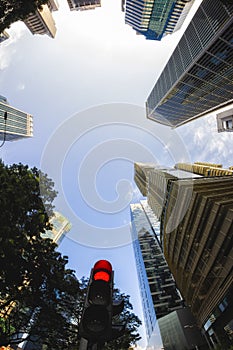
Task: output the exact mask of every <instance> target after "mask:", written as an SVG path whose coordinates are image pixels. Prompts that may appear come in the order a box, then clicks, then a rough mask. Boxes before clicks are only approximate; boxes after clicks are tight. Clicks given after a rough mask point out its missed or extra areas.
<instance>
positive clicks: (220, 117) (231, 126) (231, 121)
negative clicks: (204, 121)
mask: <svg viewBox="0 0 233 350" xmlns="http://www.w3.org/2000/svg"><path fill="white" fill-rule="evenodd" d="M216 117H217V128H218V132H223V131H228V132H229V131H231V132H232V131H233V108H230V109H228V110H226V111H224V112H220V113H217V116H216Z"/></svg>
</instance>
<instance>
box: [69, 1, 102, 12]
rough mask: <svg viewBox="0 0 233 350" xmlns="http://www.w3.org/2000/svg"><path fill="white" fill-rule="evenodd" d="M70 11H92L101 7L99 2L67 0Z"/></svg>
mask: <svg viewBox="0 0 233 350" xmlns="http://www.w3.org/2000/svg"><path fill="white" fill-rule="evenodd" d="M67 2H68V5H69V7H70V10H71V11H83V10H93V9H95V8H96V7H100V6H101V0H67Z"/></svg>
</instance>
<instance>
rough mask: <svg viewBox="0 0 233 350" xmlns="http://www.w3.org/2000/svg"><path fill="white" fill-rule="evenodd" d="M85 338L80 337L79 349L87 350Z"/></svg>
mask: <svg viewBox="0 0 233 350" xmlns="http://www.w3.org/2000/svg"><path fill="white" fill-rule="evenodd" d="M87 343H88V342H87V340H86V339H84V338H81V340H80V345H79V350H87Z"/></svg>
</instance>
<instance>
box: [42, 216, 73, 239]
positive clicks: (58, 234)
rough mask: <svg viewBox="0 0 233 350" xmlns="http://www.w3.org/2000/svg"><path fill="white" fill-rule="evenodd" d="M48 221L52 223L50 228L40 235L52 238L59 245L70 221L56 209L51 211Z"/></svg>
mask: <svg viewBox="0 0 233 350" xmlns="http://www.w3.org/2000/svg"><path fill="white" fill-rule="evenodd" d="M49 222H50V224H51V225H52V229H51V230H46V231H45V233H42V234H41V237H43V238H50V239H52V240H53V242H55V243H56V244H57V245H59V244H60V243H61V241H62V240H63V238H64V237H65V234H66V233H67V232H69V231H70V229H71V223H70V222H69V220H68V219H67V218H66V217H65V216H63V215H62V214H61V213H58V212H57V211H55V212H54V213H53V216H52V217H51V218H50V219H49Z"/></svg>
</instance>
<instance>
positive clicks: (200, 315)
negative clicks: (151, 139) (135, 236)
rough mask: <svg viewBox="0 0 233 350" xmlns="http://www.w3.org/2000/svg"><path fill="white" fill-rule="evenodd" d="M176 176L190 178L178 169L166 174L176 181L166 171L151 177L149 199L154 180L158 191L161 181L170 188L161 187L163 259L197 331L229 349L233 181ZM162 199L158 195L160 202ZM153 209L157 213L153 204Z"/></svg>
mask: <svg viewBox="0 0 233 350" xmlns="http://www.w3.org/2000/svg"><path fill="white" fill-rule="evenodd" d="M200 165H201V164H200ZM214 165H218V164H214ZM209 168H211V166H209ZM213 168H217V169H218V168H219V167H215V166H214V167H213ZM203 169H204V168H203ZM220 169H221V168H220ZM176 171H181V172H182V173H180V175H181V174H184V173H185V171H184V170H179V169H174V171H172V170H166V171H164V172H165V173H167V174H169V175H170V174H171V173H173V174H174V175H175V177H174V178H167V177H166V178H165V177H164V176H162V174H161V172H162V171H161V170H158V169H153V170H152V171H151V172H150V174H149V184H148V197H149V195H151V196H153V193H152V192H150V182H152V183H153V181H152V179H153V178H154V179H157V186H158V188H159V185H158V182H159V181H161V183H162V185H163V184H164V183H165V184H166V186H164V187H162V192H163V202H162V201H161V203H160V205H161V207H162V209H161V212H160V219H161V226H160V238H161V241H162V247H163V252H164V256H165V258H166V261H167V263H168V266H169V268H170V270H171V272H172V274H173V276H174V278H175V281H176V284H177V286H178V288H179V290H180V292H181V293H182V296H183V297H184V299H185V302H186V303H187V305H189V306H190V309H191V311H192V314H193V315H194V317H195V319H196V324H197V326H198V327H203V328H204V329H205V331H206V335H207V336H208V339H209V341H210V343H211V344H217V343H218V344H224V343H226V344H227V345H230V344H231V341H232V338H231V337H232V332H233V316H232V315H233V273H232V269H233V176H232V175H227V176H216V175H215V173H214V174H213V176H211V175H208V176H202V175H198V174H192V173H191V172H186V177H184V176H183V175H182V176H177V173H176ZM153 174H154V175H153ZM153 176H154V177H153ZM192 176H194V177H192ZM165 179H166V181H165ZM164 190H165V191H164ZM161 197H162V196H161V193H158V198H161ZM156 200H157V198H156V197H155V201H156ZM148 202H149V201H148ZM149 204H150V206H151V208H152V210H154V208H153V202H152V201H151V202H149ZM155 211H156V208H155Z"/></svg>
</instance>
